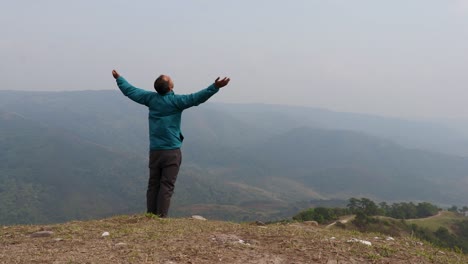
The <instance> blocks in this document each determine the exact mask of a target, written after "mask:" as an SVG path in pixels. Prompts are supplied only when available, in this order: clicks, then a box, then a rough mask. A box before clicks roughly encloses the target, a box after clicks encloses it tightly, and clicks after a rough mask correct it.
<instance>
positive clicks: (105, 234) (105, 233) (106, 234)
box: [101, 232, 110, 237]
mask: <svg viewBox="0 0 468 264" xmlns="http://www.w3.org/2000/svg"><path fill="white" fill-rule="evenodd" d="M109 235H110V234H109V232H104V233H102V235H101V236H102V237H106V236H109Z"/></svg>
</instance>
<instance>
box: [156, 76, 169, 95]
mask: <svg viewBox="0 0 468 264" xmlns="http://www.w3.org/2000/svg"><path fill="white" fill-rule="evenodd" d="M173 88H174V83H173V82H172V79H171V77H169V76H167V75H160V76H159V77H158V78H157V79H156V81H154V89H155V90H156V92H158V94H161V95H163V94H166V93H167V92H169V91H172V89H173Z"/></svg>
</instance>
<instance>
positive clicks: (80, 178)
mask: <svg viewBox="0 0 468 264" xmlns="http://www.w3.org/2000/svg"><path fill="white" fill-rule="evenodd" d="M261 109H263V110H261ZM274 109H276V108H273V106H262V105H258V106H257V107H256V108H255V107H254V106H251V105H250V106H248V107H246V106H244V105H238V106H237V107H236V106H235V105H226V104H209V103H208V104H205V105H202V106H199V107H195V108H193V109H189V110H187V111H186V112H184V114H183V133H184V135H185V141H184V147H183V165H182V170H181V172H180V174H179V177H178V182H177V185H176V192H175V197H174V203H173V206H172V209H171V210H172V215H174V216H181V215H189V214H195V213H199V214H204V215H207V216H209V217H211V218H218V219H227V220H256V219H263V220H270V219H278V218H281V217H285V216H290V215H293V214H295V213H297V212H298V211H299V210H300V209H304V207H307V206H308V205H309V204H310V202H311V200H313V201H317V200H327V199H348V198H349V197H356V196H358V197H359V196H366V197H372V198H374V199H376V200H386V201H401V200H414V201H419V200H424V201H429V202H433V203H438V204H446V205H452V204H456V205H463V204H468V194H467V193H466V191H465V190H466V189H467V187H468V186H467V185H468V162H467V159H466V158H462V157H459V156H455V155H446V154H438V153H436V152H432V151H428V150H423V149H419V150H418V149H414V147H415V146H404V145H401V144H402V143H401V142H399V143H397V142H396V141H394V140H393V139H391V138H392V137H390V136H389V137H386V138H382V137H379V136H378V135H375V134H372V133H371V131H369V129H367V130H366V129H364V127H365V126H363V131H356V130H355V129H353V130H345V129H343V128H341V129H336V128H334V129H332V128H331V127H330V125H329V124H328V125H323V124H322V123H321V122H318V121H317V122H316V118H309V119H308V118H306V116H303V115H302V116H301V115H300V112H301V111H302V112H304V113H307V111H304V109H301V111H300V112H298V111H296V110H297V109H296V108H294V107H291V108H288V107H285V106H278V108H277V109H276V110H274ZM309 110H310V111H311V112H314V113H316V115H319V113H320V111H318V110H314V109H309ZM309 110H308V111H309ZM0 111H1V114H0V149H1V151H0V161H1V162H0V201H1V202H0V222H1V223H7V224H11V223H46V222H58V221H65V220H69V219H83V218H94V217H101V216H107V215H113V214H119V213H135V212H142V211H144V207H145V202H144V199H145V198H144V197H145V188H146V186H145V185H146V181H147V173H148V172H147V159H148V157H147V153H148V149H147V148H148V136H147V119H146V118H147V111H146V109H145V107H144V106H140V105H137V104H135V103H133V102H131V101H130V100H128V99H127V98H125V97H124V96H122V95H121V94H120V93H119V92H118V91H96V92H91V91H83V92H8V91H1V92H0ZM262 111H264V112H263V113H262ZM324 113H328V112H327V111H324ZM335 115H338V114H337V113H335ZM275 117H277V119H275ZM347 117H349V118H351V120H358V119H359V118H358V119H352V118H353V115H352V114H343V115H342V116H341V119H340V120H346V118H347ZM325 119H326V118H325ZM373 119H375V120H376V123H375V124H373V125H372V124H371V123H372V122H371V120H367V121H366V122H367V123H368V125H367V127H370V126H374V127H377V126H381V129H380V130H381V131H385V128H386V127H390V128H391V129H390V128H389V129H388V131H387V132H388V134H392V132H391V131H392V130H398V129H397V128H395V124H398V122H396V121H395V120H393V121H388V122H387V121H386V120H387V119H385V118H378V117H373ZM314 120H315V121H314ZM343 122H344V121H343ZM356 122H357V121H356ZM369 122H371V123H369ZM386 122H387V123H386ZM395 122H396V123H395ZM401 122H403V123H404V122H409V121H401ZM383 124H387V126H385V125H383ZM414 126H415V127H420V126H422V127H423V128H424V127H425V126H424V125H422V124H418V123H415V124H414ZM444 129H445V128H444V127H439V128H438V130H437V131H439V132H440V131H444ZM403 130H404V129H403ZM403 130H402V131H403ZM422 132H423V130H421V133H422ZM402 133H403V132H402ZM447 133H448V132H447ZM393 135H394V136H395V137H397V136H400V137H404V136H405V134H401V135H397V134H393ZM426 136H427V135H426ZM435 141H437V140H436V139H435ZM439 143H440V144H442V143H441V142H439ZM431 148H432V146H427V149H431Z"/></svg>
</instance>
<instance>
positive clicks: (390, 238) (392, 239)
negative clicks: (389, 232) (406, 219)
mask: <svg viewBox="0 0 468 264" xmlns="http://www.w3.org/2000/svg"><path fill="white" fill-rule="evenodd" d="M385 240H387V241H394V240H395V239H394V238H393V237H387V238H386V239H385Z"/></svg>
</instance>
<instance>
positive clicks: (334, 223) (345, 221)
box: [325, 215, 354, 229]
mask: <svg viewBox="0 0 468 264" xmlns="http://www.w3.org/2000/svg"><path fill="white" fill-rule="evenodd" d="M353 218H354V215H351V216H347V217H344V218H342V219H340V220H338V221H335V222H333V223H331V224H329V225H327V226H325V229H329V228H330V227H332V226H334V225H336V223H337V222H340V223H342V224H346V223H348V222H349V221H350V220H351V219H353Z"/></svg>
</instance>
